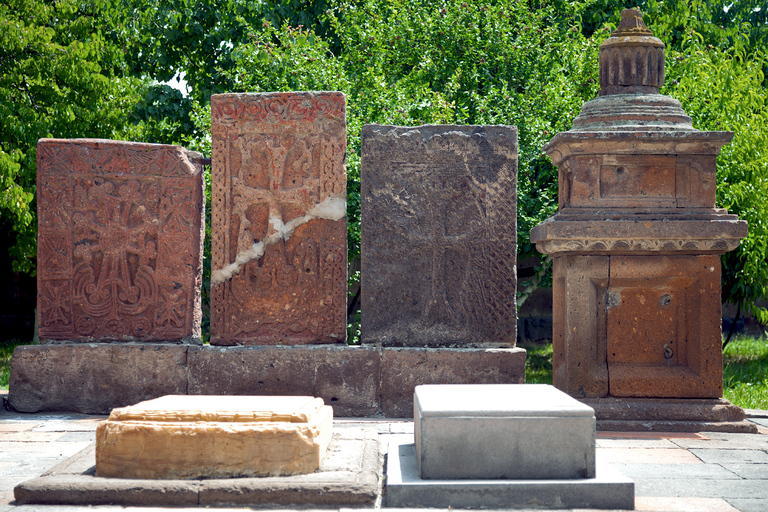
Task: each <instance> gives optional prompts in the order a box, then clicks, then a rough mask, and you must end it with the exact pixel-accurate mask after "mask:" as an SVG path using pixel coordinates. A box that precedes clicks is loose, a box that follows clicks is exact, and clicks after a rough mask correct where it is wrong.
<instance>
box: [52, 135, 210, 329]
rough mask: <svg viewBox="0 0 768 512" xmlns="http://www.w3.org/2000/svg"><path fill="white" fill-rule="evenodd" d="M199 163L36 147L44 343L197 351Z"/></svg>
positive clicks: (89, 144) (90, 143) (97, 144)
mask: <svg viewBox="0 0 768 512" xmlns="http://www.w3.org/2000/svg"><path fill="white" fill-rule="evenodd" d="M199 157H200V155H199V154H198V153H193V152H190V151H187V150H186V149H184V148H182V147H179V146H166V145H159V144H141V143H135V142H122V141H107V140H93V139H74V140H62V139H41V140H40V141H39V142H38V145H37V211H38V249H37V251H38V252H37V261H38V267H37V296H38V298H37V311H38V315H39V325H38V330H39V335H40V339H41V340H70V341H88V342H91V341H111V340H122V341H176V342H181V341H187V342H194V341H199V338H200V320H201V312H200V285H201V284H202V240H203V238H202V237H203V209H204V200H205V199H204V196H203V179H202V167H201V165H200V164H199V162H197V160H198V159H199Z"/></svg>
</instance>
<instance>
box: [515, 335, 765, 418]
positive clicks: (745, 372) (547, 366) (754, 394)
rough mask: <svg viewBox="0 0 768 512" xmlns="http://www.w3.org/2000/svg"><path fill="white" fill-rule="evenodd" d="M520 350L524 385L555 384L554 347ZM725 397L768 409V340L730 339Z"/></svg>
mask: <svg viewBox="0 0 768 512" xmlns="http://www.w3.org/2000/svg"><path fill="white" fill-rule="evenodd" d="M520 347H521V348H524V349H525V350H526V351H527V353H528V354H527V356H526V359H525V382H527V383H528V384H552V344H546V345H534V344H530V345H520ZM723 395H724V397H725V398H726V399H727V400H729V401H730V402H731V403H733V404H736V405H738V406H739V407H745V408H747V409H764V410H768V338H750V337H747V336H740V337H736V338H734V339H732V340H731V342H730V343H729V344H728V347H726V349H725V352H724V353H723Z"/></svg>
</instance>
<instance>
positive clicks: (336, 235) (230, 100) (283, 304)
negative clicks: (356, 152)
mask: <svg viewBox="0 0 768 512" xmlns="http://www.w3.org/2000/svg"><path fill="white" fill-rule="evenodd" d="M211 109H212V124H213V128H212V131H213V133H214V144H213V148H214V149H213V181H214V184H215V186H214V190H213V203H214V206H213V231H214V236H213V246H212V249H213V272H212V278H211V284H212V307H211V309H212V312H211V343H213V344H273V343H287V344H302V343H327V342H333V341H343V340H344V338H345V333H346V308H345V305H346V301H345V296H346V295H345V290H346V261H347V257H346V222H345V218H346V172H345V167H344V159H345V151H346V132H345V100H344V96H343V95H342V94H341V93H271V94H223V95H215V96H214V97H212V100H211Z"/></svg>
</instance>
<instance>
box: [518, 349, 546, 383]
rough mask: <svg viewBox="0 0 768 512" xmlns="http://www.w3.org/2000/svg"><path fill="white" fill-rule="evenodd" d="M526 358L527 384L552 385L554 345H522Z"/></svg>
mask: <svg viewBox="0 0 768 512" xmlns="http://www.w3.org/2000/svg"><path fill="white" fill-rule="evenodd" d="M520 348H524V349H525V351H526V352H527V354H526V356H525V382H526V384H552V344H551V343H547V344H546V345H533V344H531V345H520Z"/></svg>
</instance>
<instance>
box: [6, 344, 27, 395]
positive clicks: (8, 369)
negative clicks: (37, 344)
mask: <svg viewBox="0 0 768 512" xmlns="http://www.w3.org/2000/svg"><path fill="white" fill-rule="evenodd" d="M24 344H25V343H22V342H21V341H19V340H10V341H0V389H5V390H7V389H8V380H9V379H10V377H11V356H12V355H13V349H15V348H16V347H18V346H19V345H24Z"/></svg>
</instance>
